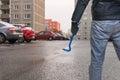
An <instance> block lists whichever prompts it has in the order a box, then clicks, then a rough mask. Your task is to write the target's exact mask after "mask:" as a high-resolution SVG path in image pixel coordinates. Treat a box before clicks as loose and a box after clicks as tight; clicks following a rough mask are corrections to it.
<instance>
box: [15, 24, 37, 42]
mask: <svg viewBox="0 0 120 80" xmlns="http://www.w3.org/2000/svg"><path fill="white" fill-rule="evenodd" d="M14 26H16V27H18V28H20V29H21V30H22V32H23V37H22V38H20V39H19V40H18V42H20V43H22V42H24V41H26V42H31V40H34V39H35V32H34V30H33V29H32V28H31V27H29V26H25V25H24V24H14Z"/></svg>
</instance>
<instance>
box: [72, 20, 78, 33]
mask: <svg viewBox="0 0 120 80" xmlns="http://www.w3.org/2000/svg"><path fill="white" fill-rule="evenodd" d="M78 26H79V23H78V22H71V33H72V34H73V35H76V34H77V32H78V30H79V27H78Z"/></svg>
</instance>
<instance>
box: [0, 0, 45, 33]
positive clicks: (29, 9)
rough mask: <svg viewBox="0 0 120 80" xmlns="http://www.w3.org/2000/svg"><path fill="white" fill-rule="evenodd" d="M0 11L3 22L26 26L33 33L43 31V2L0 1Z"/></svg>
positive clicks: (25, 0) (33, 0)
mask: <svg viewBox="0 0 120 80" xmlns="http://www.w3.org/2000/svg"><path fill="white" fill-rule="evenodd" d="M2 6H5V7H6V8H4V9H3V8H2ZM1 11H2V14H1V17H0V18H1V20H3V21H7V22H12V24H26V25H28V26H31V27H32V28H33V29H34V30H35V31H42V30H45V22H44V21H45V0H1ZM4 15H5V16H6V15H7V16H6V17H4Z"/></svg>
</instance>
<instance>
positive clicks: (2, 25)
mask: <svg viewBox="0 0 120 80" xmlns="http://www.w3.org/2000/svg"><path fill="white" fill-rule="evenodd" d="M21 37H23V33H22V31H21V30H20V29H19V28H16V27H15V26H13V25H12V24H9V23H7V22H3V21H0V44H1V43H5V42H6V40H8V41H9V43H15V42H16V41H17V40H18V39H19V38H21Z"/></svg>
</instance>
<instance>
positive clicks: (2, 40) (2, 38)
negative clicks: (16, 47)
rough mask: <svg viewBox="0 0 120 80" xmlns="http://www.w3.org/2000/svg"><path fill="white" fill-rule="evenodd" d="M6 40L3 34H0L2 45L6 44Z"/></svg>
mask: <svg viewBox="0 0 120 80" xmlns="http://www.w3.org/2000/svg"><path fill="white" fill-rule="evenodd" d="M5 41H6V38H5V36H4V35H3V34H0V44H2V43H5Z"/></svg>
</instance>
